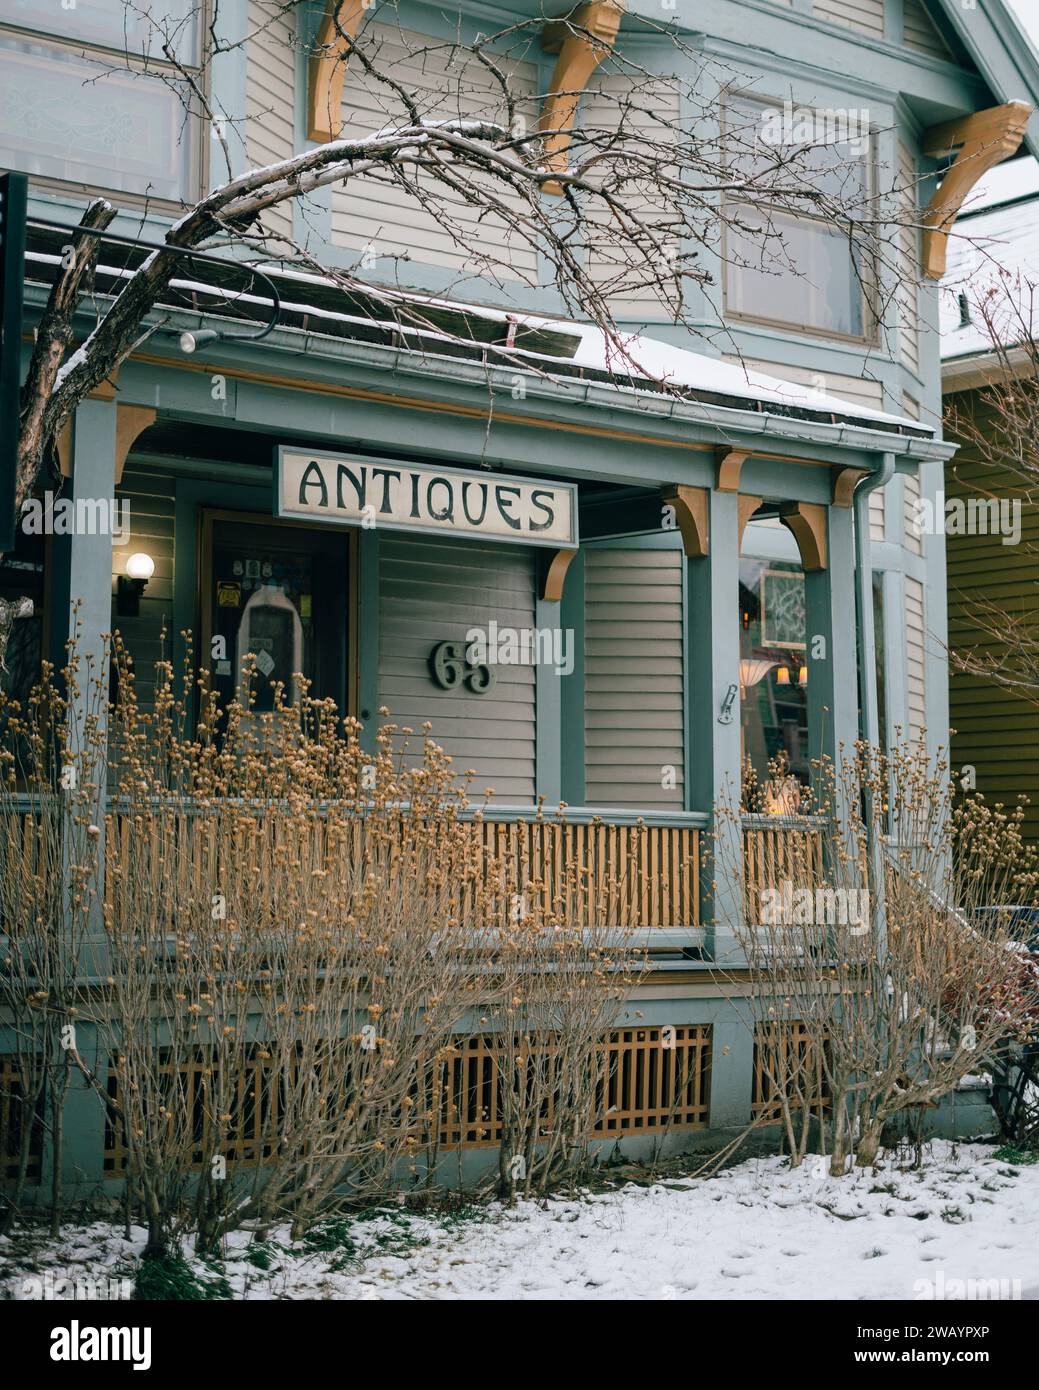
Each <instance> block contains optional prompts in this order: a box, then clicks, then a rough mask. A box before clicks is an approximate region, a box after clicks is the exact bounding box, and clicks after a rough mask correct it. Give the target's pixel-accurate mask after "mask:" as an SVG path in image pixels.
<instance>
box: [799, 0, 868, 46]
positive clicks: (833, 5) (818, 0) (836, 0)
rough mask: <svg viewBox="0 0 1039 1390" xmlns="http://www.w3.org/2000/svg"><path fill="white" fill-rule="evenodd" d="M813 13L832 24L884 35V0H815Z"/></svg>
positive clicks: (865, 32)
mask: <svg viewBox="0 0 1039 1390" xmlns="http://www.w3.org/2000/svg"><path fill="white" fill-rule="evenodd" d="M812 13H813V14H814V15H815V16H816V18H817V19H828V20H829V21H830V23H831V24H844V25H847V27H848V28H849V29H857V30H858V31H859V33H861V34H871V35H872V36H873V37H874V38H877V39H882V38H883V37H884V0H814V3H813V5H812Z"/></svg>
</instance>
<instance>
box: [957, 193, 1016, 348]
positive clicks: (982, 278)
mask: <svg viewBox="0 0 1039 1390" xmlns="http://www.w3.org/2000/svg"><path fill="white" fill-rule="evenodd" d="M1037 213H1039V196H1037V195H1031V196H1027V197H1025V198H1017V199H1013V200H1012V201H1010V202H1006V203H1000V204H997V205H996V206H994V207H991V208H985V209H984V210H982V211H979V212H976V213H973V214H971V215H969V216H967V217H961V218H960V220H959V221H958V222H957V224H956V231H955V233H954V234H953V236H952V237H951V238H950V241H949V264H948V269H947V271H946V274H945V278H944V279H943V280H942V283H941V288H940V292H939V310H940V313H939V324H940V329H941V336H942V360H943V362H952V361H954V360H955V359H957V358H962V357H976V356H979V355H982V354H985V353H989V352H991V351H992V350H993V344H992V336H991V332H990V329H989V327H988V325H987V324H986V321H985V316H984V314H983V313H982V309H981V306H982V305H983V304H984V305H986V306H987V312H988V314H989V316H990V317H991V318H992V319H993V327H994V328H995V330H996V331H997V332H998V336H999V339H1000V341H1001V342H1002V343H1003V344H1004V346H1006V347H1013V346H1014V345H1015V344H1017V343H1020V342H1021V341H1023V340H1024V338H1025V337H1026V336H1027V335H1028V333H1029V332H1030V333H1031V335H1032V336H1033V337H1034V336H1036V333H1037V332H1039V295H1033V293H1032V292H1031V287H1032V286H1034V285H1037V284H1039V217H1037V215H1036V214H1037Z"/></svg>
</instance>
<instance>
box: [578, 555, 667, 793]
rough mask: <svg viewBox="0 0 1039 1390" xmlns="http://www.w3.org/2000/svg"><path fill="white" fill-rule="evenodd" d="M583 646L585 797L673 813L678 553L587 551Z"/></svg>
mask: <svg viewBox="0 0 1039 1390" xmlns="http://www.w3.org/2000/svg"><path fill="white" fill-rule="evenodd" d="M584 650H585V658H584V659H585V801H586V802H587V804H588V805H589V806H624V807H632V808H637V809H643V808H652V807H671V808H681V806H682V805H683V790H682V783H683V777H682V768H683V749H684V738H683V717H682V688H683V652H682V554H681V552H680V551H677V550H636V549H630V550H625V549H616V548H613V547H610V548H608V549H606V548H596V547H595V546H589V547H588V548H587V549H586V551H585V640H584ZM668 767H672V768H674V769H675V774H676V784H675V786H674V787H673V788H664V787H662V786H661V780H662V769H664V768H668Z"/></svg>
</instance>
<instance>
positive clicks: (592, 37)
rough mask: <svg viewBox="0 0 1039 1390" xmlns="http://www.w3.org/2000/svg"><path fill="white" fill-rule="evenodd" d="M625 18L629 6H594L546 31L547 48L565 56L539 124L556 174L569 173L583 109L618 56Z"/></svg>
mask: <svg viewBox="0 0 1039 1390" xmlns="http://www.w3.org/2000/svg"><path fill="white" fill-rule="evenodd" d="M623 13H624V0H589V3H588V4H584V5H578V7H577V9H576V10H573V11H572V12H571V13H570V14H569V15H567V16H566V18H565V19H561V20H558V19H557V20H552V21H550V22H549V23H548V24H546V25H545V27H544V29H543V30H542V31H541V47H542V48H543V49H544V50H545V52H546V53H558V55H559V56H558V58H557V59H556V66H555V69H554V70H553V73H552V80H551V82H550V83H549V85H548V92H547V93H546V95H545V100H544V103H543V105H542V107H541V116H540V119H539V120H538V130H540V131H543V132H545V154H544V162H545V168H546V169H548V170H550V171H551V172H553V173H559V174H562V173H565V172H566V168H567V163H568V158H569V154H570V136H571V133H572V131H573V128H574V120H575V119H576V117H577V108H578V105H579V104H580V101H581V97H582V96H583V95H584V92H585V88H586V87H587V86H588V82H589V79H590V78H591V75H592V73H593V72H594V71H595V69H596V68H597V67H598V66H599V64H600V63H601V62H602V60H603V59H604V58H605V57H606V56H607V55H608V54H609V53H610V52H612V50H613V46H614V44H615V43H616V41H617V33H618V30H619V29H620V23H621V15H622V14H623ZM579 30H583V31H584V32H578V31H579ZM542 187H543V189H544V191H545V192H546V193H554V194H557V195H558V194H560V193H562V191H563V189H562V186H561V185H560V184H559V183H557V182H555V181H554V180H550V181H548V182H546V183H544V184H543V185H542Z"/></svg>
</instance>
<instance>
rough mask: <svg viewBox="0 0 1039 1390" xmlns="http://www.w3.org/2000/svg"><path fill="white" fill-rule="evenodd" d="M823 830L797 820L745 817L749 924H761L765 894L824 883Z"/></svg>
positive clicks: (745, 890) (744, 839) (783, 817)
mask: <svg viewBox="0 0 1039 1390" xmlns="http://www.w3.org/2000/svg"><path fill="white" fill-rule="evenodd" d="M822 870H823V837H822V829H821V827H820V826H819V825H818V824H817V823H813V822H812V821H811V820H810V819H808V818H804V817H799V816H798V817H795V816H744V817H743V887H744V898H745V908H746V913H747V921H748V922H756V921H759V920H760V912H761V904H762V894H763V893H764V892H765V891H766V890H768V889H772V890H774V891H777V892H782V891H783V885H784V884H785V883H790V884H791V885H792V886H793V887H794V888H808V889H812V888H815V887H816V886H817V885H818V884H820V883H822Z"/></svg>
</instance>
